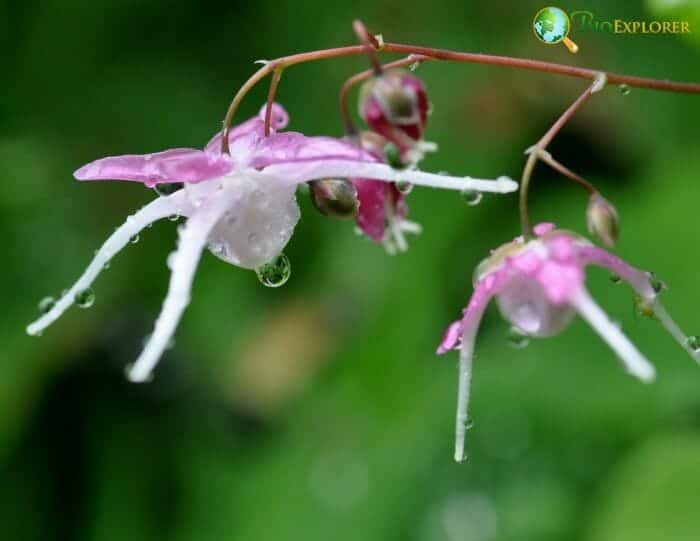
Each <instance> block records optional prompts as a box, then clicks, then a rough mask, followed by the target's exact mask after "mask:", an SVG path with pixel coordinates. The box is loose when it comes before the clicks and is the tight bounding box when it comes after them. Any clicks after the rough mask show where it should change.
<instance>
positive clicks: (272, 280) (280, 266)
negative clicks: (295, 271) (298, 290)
mask: <svg viewBox="0 0 700 541" xmlns="http://www.w3.org/2000/svg"><path fill="white" fill-rule="evenodd" d="M255 273H256V274H257V275H258V280H260V283H261V284H262V285H264V286H265V287H280V286H283V285H284V284H286V283H287V280H289V277H290V276H291V274H292V266H291V263H290V262H289V258H288V257H287V256H286V255H284V254H280V255H278V256H277V257H275V258H274V259H273V260H272V261H270V262H269V263H265V264H264V265H262V266H260V267H258V268H257V269H255Z"/></svg>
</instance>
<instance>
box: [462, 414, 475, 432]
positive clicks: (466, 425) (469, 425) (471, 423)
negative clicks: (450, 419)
mask: <svg viewBox="0 0 700 541" xmlns="http://www.w3.org/2000/svg"><path fill="white" fill-rule="evenodd" d="M473 427H474V419H472V418H471V417H467V418H466V420H465V421H464V430H471V429H472V428H473Z"/></svg>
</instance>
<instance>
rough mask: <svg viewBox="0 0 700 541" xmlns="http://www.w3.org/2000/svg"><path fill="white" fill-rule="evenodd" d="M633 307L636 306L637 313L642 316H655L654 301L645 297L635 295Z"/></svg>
mask: <svg viewBox="0 0 700 541" xmlns="http://www.w3.org/2000/svg"><path fill="white" fill-rule="evenodd" d="M634 304H635V307H636V308H637V314H639V315H640V316H642V317H650V318H655V317H656V312H655V311H654V301H653V300H649V299H645V298H644V297H639V296H638V297H636V298H635V299H634Z"/></svg>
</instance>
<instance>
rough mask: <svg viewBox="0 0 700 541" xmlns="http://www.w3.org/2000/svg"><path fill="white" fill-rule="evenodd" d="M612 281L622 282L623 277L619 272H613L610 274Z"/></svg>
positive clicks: (615, 282)
mask: <svg viewBox="0 0 700 541" xmlns="http://www.w3.org/2000/svg"><path fill="white" fill-rule="evenodd" d="M610 281H611V282H612V283H613V284H619V283H620V282H622V278H621V277H620V275H619V274H614V273H612V274H610Z"/></svg>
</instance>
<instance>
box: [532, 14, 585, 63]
mask: <svg viewBox="0 0 700 541" xmlns="http://www.w3.org/2000/svg"><path fill="white" fill-rule="evenodd" d="M532 30H533V32H534V33H535V36H536V37H537V39H539V40H540V41H541V42H542V43H546V44H547V45H556V44H557V43H564V45H565V46H566V48H567V49H569V52H570V53H577V52H578V45H576V43H574V42H573V41H572V40H571V39H569V30H571V21H570V20H569V16H568V15H567V14H566V12H565V11H564V10H563V9H560V8H556V7H551V6H550V7H546V8H542V9H541V10H539V11H538V12H537V14H536V15H535V18H534V19H533V20H532Z"/></svg>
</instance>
